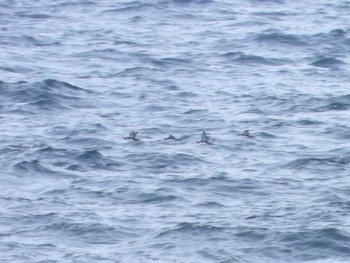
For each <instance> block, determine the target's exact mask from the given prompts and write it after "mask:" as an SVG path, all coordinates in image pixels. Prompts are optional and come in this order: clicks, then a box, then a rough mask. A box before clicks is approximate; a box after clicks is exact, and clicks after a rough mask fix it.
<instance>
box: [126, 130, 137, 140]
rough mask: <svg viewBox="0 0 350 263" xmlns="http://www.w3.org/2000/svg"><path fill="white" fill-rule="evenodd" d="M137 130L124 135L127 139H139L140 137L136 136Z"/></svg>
mask: <svg viewBox="0 0 350 263" xmlns="http://www.w3.org/2000/svg"><path fill="white" fill-rule="evenodd" d="M136 135H137V132H134V131H132V132H130V133H129V136H128V137H124V139H125V140H134V141H139V139H137V138H136Z"/></svg>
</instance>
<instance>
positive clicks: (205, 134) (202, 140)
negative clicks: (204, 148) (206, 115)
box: [197, 131, 212, 144]
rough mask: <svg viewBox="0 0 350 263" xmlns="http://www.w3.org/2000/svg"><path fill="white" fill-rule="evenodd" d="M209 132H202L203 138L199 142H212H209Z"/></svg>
mask: <svg viewBox="0 0 350 263" xmlns="http://www.w3.org/2000/svg"><path fill="white" fill-rule="evenodd" d="M208 134H209V133H206V132H205V131H203V132H202V137H201V140H200V141H197V143H201V142H204V143H206V144H212V143H210V142H209V136H208Z"/></svg>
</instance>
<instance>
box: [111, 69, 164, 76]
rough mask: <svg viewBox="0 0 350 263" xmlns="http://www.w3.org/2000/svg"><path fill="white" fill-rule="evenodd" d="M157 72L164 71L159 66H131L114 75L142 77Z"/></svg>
mask: <svg viewBox="0 0 350 263" xmlns="http://www.w3.org/2000/svg"><path fill="white" fill-rule="evenodd" d="M157 72H164V70H163V69H161V68H151V67H132V68H127V69H124V70H122V71H120V72H118V73H116V74H114V75H113V76H114V77H143V78H146V77H147V76H152V75H153V74H155V73H157Z"/></svg>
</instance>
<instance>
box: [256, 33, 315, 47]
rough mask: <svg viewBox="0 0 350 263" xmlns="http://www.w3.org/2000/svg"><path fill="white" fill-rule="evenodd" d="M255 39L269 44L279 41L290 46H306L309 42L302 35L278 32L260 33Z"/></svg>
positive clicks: (278, 42)
mask: <svg viewBox="0 0 350 263" xmlns="http://www.w3.org/2000/svg"><path fill="white" fill-rule="evenodd" d="M255 40H256V41H258V42H266V43H268V44H271V43H277V44H285V45H290V46H305V45H307V44H308V43H307V42H306V41H305V40H303V39H302V38H301V37H300V36H297V35H291V34H284V33H278V32H274V33H263V34H260V35H258V36H257V37H256V38H255Z"/></svg>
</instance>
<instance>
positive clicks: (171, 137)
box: [164, 134, 179, 141]
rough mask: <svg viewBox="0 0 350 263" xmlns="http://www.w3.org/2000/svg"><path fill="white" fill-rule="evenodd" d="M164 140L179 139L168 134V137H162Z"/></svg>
mask: <svg viewBox="0 0 350 263" xmlns="http://www.w3.org/2000/svg"><path fill="white" fill-rule="evenodd" d="M164 140H175V141H179V139H177V138H175V136H173V135H171V134H169V135H168V137H166V138H164Z"/></svg>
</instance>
